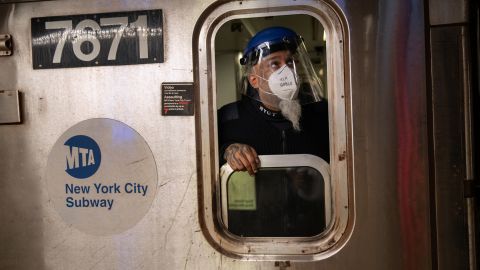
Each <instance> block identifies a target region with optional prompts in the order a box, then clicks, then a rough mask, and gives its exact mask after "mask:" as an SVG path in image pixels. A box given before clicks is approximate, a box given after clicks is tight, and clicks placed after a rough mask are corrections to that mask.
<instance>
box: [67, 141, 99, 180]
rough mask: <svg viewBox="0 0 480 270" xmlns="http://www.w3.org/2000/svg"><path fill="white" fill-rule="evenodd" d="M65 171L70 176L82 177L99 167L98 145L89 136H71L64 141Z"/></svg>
mask: <svg viewBox="0 0 480 270" xmlns="http://www.w3.org/2000/svg"><path fill="white" fill-rule="evenodd" d="M64 145H65V171H66V172H67V173H68V174H69V175H71V176H72V177H75V178H79V179H84V178H88V177H90V176H92V175H93V174H94V173H95V172H96V171H97V170H98V168H99V167H100V162H101V160H102V154H101V153H100V147H98V144H97V143H96V142H95V141H94V140H93V139H92V138H90V137H88V136H85V135H77V136H73V137H71V138H70V139H68V140H67V141H66V142H65V144H64Z"/></svg>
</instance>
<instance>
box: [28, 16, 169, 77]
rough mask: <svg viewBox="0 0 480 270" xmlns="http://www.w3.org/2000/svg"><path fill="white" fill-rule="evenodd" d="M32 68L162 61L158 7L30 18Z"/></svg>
mask: <svg viewBox="0 0 480 270" xmlns="http://www.w3.org/2000/svg"><path fill="white" fill-rule="evenodd" d="M32 57H33V68H34V69H44V68H69V67H90V66H111V65H133V64H147V63H162V62H163V14H162V10H146V11H131V12H116V13H102V14H88V15H74V16H57V17H43V18H32Z"/></svg>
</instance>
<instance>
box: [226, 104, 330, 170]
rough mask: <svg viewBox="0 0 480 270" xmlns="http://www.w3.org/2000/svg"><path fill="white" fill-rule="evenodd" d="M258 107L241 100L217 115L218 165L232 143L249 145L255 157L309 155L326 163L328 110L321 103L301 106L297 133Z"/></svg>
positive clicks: (327, 155)
mask: <svg viewBox="0 0 480 270" xmlns="http://www.w3.org/2000/svg"><path fill="white" fill-rule="evenodd" d="M261 105H262V104H261V103H260V102H258V101H256V100H253V99H250V98H248V97H245V96H243V98H242V99H241V100H240V101H237V102H233V103H230V104H227V105H225V106H223V107H222V108H221V109H220V110H219V111H218V123H219V125H218V140H219V151H220V153H219V154H220V163H221V164H224V163H225V162H226V161H225V160H224V158H223V154H224V152H225V149H226V148H227V147H228V146H229V145H230V144H232V143H243V144H247V145H250V146H251V147H253V148H254V149H255V151H257V154H259V155H277V154H312V155H315V156H319V157H321V158H323V159H324V160H325V161H327V162H329V160H330V158H329V140H328V106H327V102H326V101H325V100H323V101H320V102H315V103H310V104H307V105H304V106H302V116H301V119H300V127H301V131H295V130H294V129H293V127H292V124H291V122H290V121H289V120H286V119H285V118H283V116H281V115H279V117H278V116H277V117H271V116H269V115H267V114H266V113H264V112H262V110H260V106H261Z"/></svg>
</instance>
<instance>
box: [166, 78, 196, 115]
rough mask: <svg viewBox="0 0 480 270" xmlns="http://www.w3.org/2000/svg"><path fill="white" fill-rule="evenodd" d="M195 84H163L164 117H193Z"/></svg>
mask: <svg viewBox="0 0 480 270" xmlns="http://www.w3.org/2000/svg"><path fill="white" fill-rule="evenodd" d="M193 112H194V107H193V83H162V115H165V116H173V115H193Z"/></svg>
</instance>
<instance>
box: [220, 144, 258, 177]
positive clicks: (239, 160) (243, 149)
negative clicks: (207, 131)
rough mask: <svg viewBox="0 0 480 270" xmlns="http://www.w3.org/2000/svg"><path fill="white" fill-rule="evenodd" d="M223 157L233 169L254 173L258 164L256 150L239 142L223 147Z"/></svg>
mask: <svg viewBox="0 0 480 270" xmlns="http://www.w3.org/2000/svg"><path fill="white" fill-rule="evenodd" d="M223 157H224V158H225V160H226V161H227V162H228V165H230V167H232V169H233V170H234V171H245V170H246V171H248V173H249V174H250V175H254V174H255V173H256V172H257V169H258V167H259V166H260V159H259V158H258V155H257V152H256V151H255V149H253V148H252V147H251V146H249V145H246V144H241V143H234V144H231V145H229V146H228V147H227V149H225V154H223Z"/></svg>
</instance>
